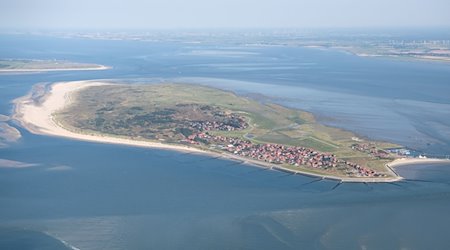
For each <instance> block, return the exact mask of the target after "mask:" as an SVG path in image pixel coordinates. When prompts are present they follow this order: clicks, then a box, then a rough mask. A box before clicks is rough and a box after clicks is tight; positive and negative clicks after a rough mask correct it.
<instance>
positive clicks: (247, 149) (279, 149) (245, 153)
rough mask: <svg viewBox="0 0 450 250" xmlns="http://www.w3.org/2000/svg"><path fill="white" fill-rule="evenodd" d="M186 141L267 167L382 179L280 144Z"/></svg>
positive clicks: (205, 137)
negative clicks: (342, 172)
mask: <svg viewBox="0 0 450 250" xmlns="http://www.w3.org/2000/svg"><path fill="white" fill-rule="evenodd" d="M188 141H189V142H190V143H192V144H200V143H199V141H202V142H206V143H208V144H210V145H215V147H217V148H220V149H222V150H224V151H227V152H230V153H232V154H235V155H238V156H242V157H249V158H252V159H255V160H259V161H264V162H268V163H274V164H290V165H293V166H308V167H312V168H320V169H330V168H336V167H340V168H345V169H346V170H347V174H348V175H351V176H358V177H372V176H381V174H378V173H376V172H375V171H373V170H372V169H369V168H367V167H363V166H360V165H358V164H355V163H351V162H348V161H344V160H340V159H337V158H336V156H335V155H333V154H327V153H321V152H317V151H314V150H312V149H309V148H304V147H295V146H285V145H279V144H255V143H252V142H251V141H249V140H242V139H239V138H233V137H225V136H216V135H211V134H209V133H208V132H200V133H197V134H194V135H191V136H190V137H189V139H188Z"/></svg>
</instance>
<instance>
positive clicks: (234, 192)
mask: <svg viewBox="0 0 450 250" xmlns="http://www.w3.org/2000/svg"><path fill="white" fill-rule="evenodd" d="M0 45H1V46H0V55H1V57H4V58H33V59H66V60H73V61H79V62H88V63H100V64H105V65H109V66H113V69H111V70H107V71H90V72H53V73H39V74H24V75H14V74H6V75H5V74H3V75H0V113H1V114H11V112H12V104H11V101H12V100H13V99H14V98H17V97H19V96H22V95H24V94H26V93H27V92H28V91H29V90H30V89H31V86H32V85H34V84H36V83H43V82H56V81H72V80H88V79H118V78H119V79H123V80H124V81H129V82H132V81H143V82H146V81H148V82H165V81H175V82H185V83H201V84H207V85H211V86H215V87H220V88H223V89H228V90H233V91H236V92H238V93H240V94H244V95H246V94H251V93H257V94H262V95H266V96H267V99H268V100H270V101H274V102H278V103H280V104H283V105H286V106H290V107H296V108H301V109H304V110H308V111H312V112H314V113H315V114H316V115H317V117H318V119H319V120H320V121H321V122H324V123H327V124H331V125H334V126H339V127H342V128H345V129H349V130H352V131H355V132H358V133H360V135H361V136H366V137H371V138H376V139H382V140H383V139H384V140H389V141H392V142H397V143H402V144H404V145H407V146H409V147H411V148H415V149H418V150H422V151H423V152H425V153H428V154H439V155H445V154H449V152H450V147H449V138H450V133H449V132H448V131H449V127H450V126H449V122H450V121H449V119H448V117H450V116H448V114H449V112H450V109H449V106H448V105H449V104H450V98H449V96H448V93H450V89H449V84H448V82H449V80H450V65H448V64H442V63H429V62H412V61H398V60H388V59H368V58H359V57H356V56H352V55H349V54H345V53H341V52H337V51H321V50H315V49H305V48H292V47H275V48H271V47H229V46H226V45H220V44H213V45H191V44H190V45H187V44H178V43H168V42H165V43H161V42H159V43H151V42H138V41H132V42H131V41H95V40H81V39H58V38H50V37H39V36H12V35H10V36H2V37H1V39H0ZM211 51H212V52H214V53H212V52H211ZM10 124H11V125H13V126H16V127H17V128H18V129H19V130H20V131H21V133H22V136H23V137H22V139H21V140H20V141H19V142H17V143H14V144H11V145H10V147H8V148H4V149H0V159H8V160H14V161H20V162H24V163H29V164H30V167H27V168H0V249H34V248H36V247H37V246H40V247H42V248H44V249H180V248H182V249H239V248H240V249H327V248H328V249H399V248H405V249H429V248H434V249H448V248H450V239H448V235H447V232H448V231H449V229H450V226H449V225H450V217H449V216H448V215H447V214H448V208H449V207H450V195H449V194H450V166H449V165H439V166H438V165H431V166H426V165H418V166H408V167H401V168H399V169H398V170H399V172H400V173H401V174H402V175H404V176H405V178H406V179H405V180H404V181H402V182H398V183H391V184H389V183H385V184H364V183H355V184H349V183H347V184H346V183H344V184H339V183H337V182H334V181H326V180H321V179H318V178H309V177H304V176H299V175H290V174H286V173H282V172H277V171H270V170H262V169H259V168H255V167H252V166H246V165H242V164H239V163H237V162H233V161H228V160H222V159H213V158H211V157H208V156H204V155H196V154H186V153H179V152H175V151H167V150H158V149H144V148H136V147H128V146H121V145H110V144H101V143H91V142H81V141H75V140H70V139H64V138H55V137H48V136H42V135H34V134H30V133H29V132H27V131H26V130H24V129H22V128H20V127H18V126H17V125H16V124H15V123H14V122H10Z"/></svg>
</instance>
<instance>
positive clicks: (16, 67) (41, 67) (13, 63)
mask: <svg viewBox="0 0 450 250" xmlns="http://www.w3.org/2000/svg"><path fill="white" fill-rule="evenodd" d="M105 69H109V68H108V67H106V66H103V65H99V64H89V63H76V62H70V61H63V60H34V59H0V73H28V72H47V71H72V70H105Z"/></svg>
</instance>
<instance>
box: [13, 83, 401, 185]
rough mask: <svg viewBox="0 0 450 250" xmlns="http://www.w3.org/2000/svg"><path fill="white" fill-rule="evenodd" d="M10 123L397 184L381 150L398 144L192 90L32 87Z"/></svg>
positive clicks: (392, 156)
mask: <svg viewBox="0 0 450 250" xmlns="http://www.w3.org/2000/svg"><path fill="white" fill-rule="evenodd" d="M45 89H47V90H46V91H44V90H45ZM15 119H16V120H18V121H19V122H20V123H21V124H22V125H23V126H24V127H25V128H27V129H28V130H30V131H32V132H34V133H39V134H48V135H55V136H65V137H70V138H76V139H80V140H88V141H98V142H105V143H121V144H127V145H134V146H142V147H158V148H166V149H173V150H180V151H188V152H194V153H203V154H211V155H214V156H215V157H224V158H228V159H233V160H237V161H242V162H243V163H248V164H252V165H255V166H259V167H264V168H268V169H275V170H279V171H284V172H289V173H293V174H304V175H310V176H317V177H321V178H326V179H333V180H339V181H347V182H391V181H398V180H401V177H400V176H398V175H397V174H396V173H395V172H394V171H393V170H392V168H390V166H389V165H388V163H390V162H393V161H394V162H396V163H397V164H398V160H397V159H399V158H402V157H401V156H399V155H398V154H397V153H395V152H393V151H390V150H389V149H391V148H398V147H399V146H398V145H394V144H391V143H385V142H376V141H370V140H366V139H362V138H359V137H357V136H356V135H355V134H353V133H351V132H348V131H344V130H341V129H337V128H332V127H328V126H324V125H322V124H319V123H318V122H316V120H315V119H314V116H313V115H312V114H311V113H308V112H305V111H301V110H295V109H289V108H286V107H283V106H280V105H277V104H273V103H261V102H258V101H256V100H253V99H250V98H247V97H242V96H238V95H236V94H234V93H232V92H228V91H223V90H219V89H215V88H211V87H205V86H200V85H191V84H119V83H115V82H95V81H84V82H68V83H57V84H53V85H51V86H50V87H48V88H44V87H42V86H41V87H35V88H34V90H33V91H32V92H31V93H30V94H29V95H27V96H25V97H22V98H19V99H17V100H16V114H15ZM395 160H397V161H395ZM404 163H407V162H403V164H404ZM394 165H395V164H394Z"/></svg>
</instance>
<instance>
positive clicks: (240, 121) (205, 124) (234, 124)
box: [189, 114, 248, 131]
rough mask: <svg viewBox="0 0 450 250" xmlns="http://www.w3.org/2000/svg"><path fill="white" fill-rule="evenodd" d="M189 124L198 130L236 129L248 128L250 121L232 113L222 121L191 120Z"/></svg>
mask: <svg viewBox="0 0 450 250" xmlns="http://www.w3.org/2000/svg"><path fill="white" fill-rule="evenodd" d="M189 126H190V127H191V128H193V129H196V130H198V131H212V130H218V131H234V130H242V129H246V128H247V127H248V123H247V122H246V121H245V119H244V118H243V117H240V116H237V115H234V114H231V115H228V116H225V117H224V118H223V119H221V120H220V121H191V122H189Z"/></svg>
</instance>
